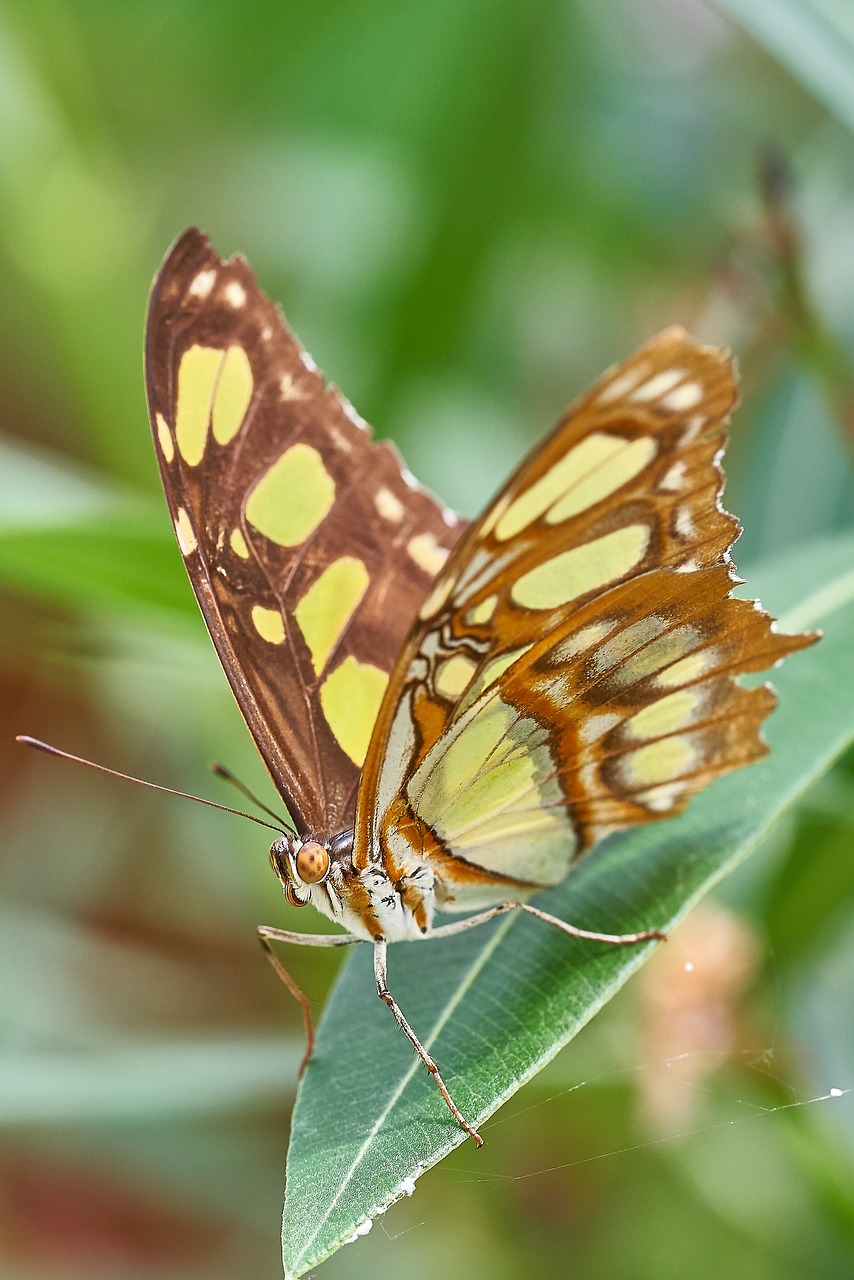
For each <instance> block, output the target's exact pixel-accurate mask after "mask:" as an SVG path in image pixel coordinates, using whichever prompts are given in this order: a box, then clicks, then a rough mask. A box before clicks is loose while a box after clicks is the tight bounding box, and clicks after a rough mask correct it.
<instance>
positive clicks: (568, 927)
mask: <svg viewBox="0 0 854 1280" xmlns="http://www.w3.org/2000/svg"><path fill="white" fill-rule="evenodd" d="M508 911H527V913H528V915H531V916H536V918H537V919H538V920H543V921H544V922H545V923H546V924H551V925H554V927H555V928H556V929H560V931H561V932H562V933H568V934H569V935H570V937H572V938H586V939H587V940H588V941H590V942H608V943H610V944H611V945H612V946H617V947H626V946H630V945H631V944H632V943H636V942H651V941H652V940H653V939H658V940H659V941H662V942H663V941H666V939H667V934H666V933H663V932H662V931H661V929H642V930H641V931H640V932H639V933H595V932H593V931H592V930H590V929H579V928H578V927H577V926H576V925H574V924H567V922H566V921H565V920H561V919H560V917H559V916H553V915H551V914H550V913H549V912H548V911H541V910H540V908H539V907H532V906H531V904H530V903H529V902H516V901H508V902H499V903H498V905H497V906H495V907H489V908H488V909H487V910H486V911H479V912H478V913H477V915H474V916H467V917H466V919H465V920H456V921H454V923H453V924H443V925H440V926H439V928H438V929H431V930H430V937H431V938H443V937H444V938H447V937H451V936H452V935H453V934H455V933H463V932H465V930H466V929H473V928H475V927H476V926H477V925H480V924H486V922H487V920H494V919H495V917H496V916H501V915H504V914H505V913H506V912H508Z"/></svg>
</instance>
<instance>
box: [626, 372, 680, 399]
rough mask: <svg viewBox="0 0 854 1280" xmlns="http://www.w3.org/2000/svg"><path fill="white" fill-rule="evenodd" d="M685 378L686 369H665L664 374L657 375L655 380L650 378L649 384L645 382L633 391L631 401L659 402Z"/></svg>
mask: <svg viewBox="0 0 854 1280" xmlns="http://www.w3.org/2000/svg"><path fill="white" fill-rule="evenodd" d="M684 377H685V370H684V369H665V370H664V371H663V372H662V373H657V374H656V375H655V377H654V378H650V380H649V382H644V383H642V384H641V386H639V387H638V388H637V390H636V391H633V392H632V394H631V396H630V397H629V399H630V400H634V401H636V402H638V403H646V402H647V401H649V400H658V399H659V398H660V397H662V396H664V395H666V393H667V392H668V391H670V390H671V389H672V388H673V387H675V386H676V384H677V383H678V382H681V381H682V379H683V378H684Z"/></svg>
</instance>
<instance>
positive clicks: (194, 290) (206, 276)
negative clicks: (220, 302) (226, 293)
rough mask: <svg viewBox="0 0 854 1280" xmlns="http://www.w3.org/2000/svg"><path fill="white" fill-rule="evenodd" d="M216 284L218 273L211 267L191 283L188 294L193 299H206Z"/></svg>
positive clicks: (201, 272) (200, 273)
mask: <svg viewBox="0 0 854 1280" xmlns="http://www.w3.org/2000/svg"><path fill="white" fill-rule="evenodd" d="M215 283H216V271H215V270H214V269H213V267H210V268H209V270H207V271H200V272H199V274H198V275H197V276H196V278H195V280H193V282H192V283H191V285H190V287H189V289H188V290H187V293H189V295H190V297H191V298H206V297H207V296H208V294H209V293H210V291H211V289H212V288H213V287H214V284H215Z"/></svg>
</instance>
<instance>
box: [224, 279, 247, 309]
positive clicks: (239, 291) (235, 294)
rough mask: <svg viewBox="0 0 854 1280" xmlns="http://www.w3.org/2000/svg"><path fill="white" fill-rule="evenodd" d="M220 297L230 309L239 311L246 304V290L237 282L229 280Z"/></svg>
mask: <svg viewBox="0 0 854 1280" xmlns="http://www.w3.org/2000/svg"><path fill="white" fill-rule="evenodd" d="M222 296H223V297H224V298H225V300H226V302H227V303H228V305H229V306H230V307H234V309H235V310H239V308H240V307H242V306H245V304H246V290H245V289H244V288H243V285H242V284H241V283H240V282H239V281H238V280H229V282H228V284H227V285H226V286H225V288H224V289H223V291H222Z"/></svg>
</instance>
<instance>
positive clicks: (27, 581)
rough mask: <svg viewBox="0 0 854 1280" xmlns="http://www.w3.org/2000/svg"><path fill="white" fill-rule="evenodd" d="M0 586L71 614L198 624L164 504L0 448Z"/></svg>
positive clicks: (46, 459)
mask: <svg viewBox="0 0 854 1280" xmlns="http://www.w3.org/2000/svg"><path fill="white" fill-rule="evenodd" d="M0 583H2V584H3V585H5V586H7V587H12V588H14V589H15V590H17V591H20V592H23V593H26V594H27V595H30V596H35V597H37V598H38V599H40V600H43V601H46V602H49V603H55V604H64V605H71V606H73V607H74V608H76V609H81V608H89V609H99V610H102V609H106V610H109V611H110V612H113V613H116V614H123V615H130V616H132V617H134V618H143V619H145V621H146V622H147V623H150V622H151V619H152V615H153V614H160V615H161V618H163V617H165V618H168V619H169V620H170V621H173V622H174V621H177V622H178V624H179V625H181V624H183V623H184V621H185V620H186V619H188V618H189V619H192V621H193V622H195V620H196V612H197V611H196V605H195V602H194V600H193V596H192V592H191V591H190V589H189V587H188V585H187V582H186V578H185V576H184V574H183V572H182V569H181V557H180V555H179V552H178V550H177V548H176V546H175V540H174V538H173V536H172V531H171V529H170V528H169V521H168V520H167V519H166V518H165V516H164V510H163V504H162V502H159V501H157V500H156V499H154V498H148V497H147V496H146V497H141V496H138V495H136V494H134V493H130V494H129V493H128V492H127V491H126V490H124V489H121V488H119V487H118V486H114V485H109V484H106V483H104V482H103V481H102V480H100V479H99V478H98V477H96V476H93V475H90V474H88V473H86V472H84V471H83V470H82V469H78V468H76V467H74V466H72V465H71V464H70V463H69V462H68V461H67V460H58V459H56V458H53V457H51V455H49V454H47V453H45V452H42V451H40V450H36V449H31V448H25V447H24V446H22V445H20V444H17V443H13V442H11V441H9V440H0Z"/></svg>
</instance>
